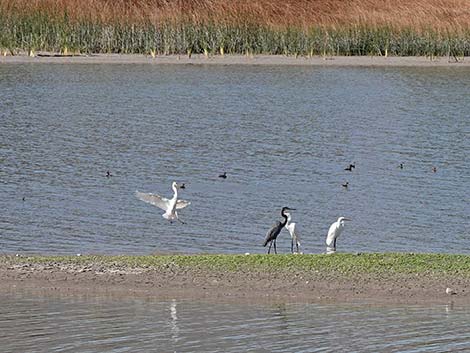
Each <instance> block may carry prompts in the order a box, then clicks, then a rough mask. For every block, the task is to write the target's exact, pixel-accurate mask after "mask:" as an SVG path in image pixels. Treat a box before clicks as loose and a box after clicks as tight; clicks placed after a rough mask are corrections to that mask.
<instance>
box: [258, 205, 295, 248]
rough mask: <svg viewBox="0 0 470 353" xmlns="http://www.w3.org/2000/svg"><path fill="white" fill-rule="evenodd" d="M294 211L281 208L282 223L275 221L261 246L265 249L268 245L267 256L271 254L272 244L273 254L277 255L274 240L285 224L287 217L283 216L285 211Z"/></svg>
mask: <svg viewBox="0 0 470 353" xmlns="http://www.w3.org/2000/svg"><path fill="white" fill-rule="evenodd" d="M290 210H292V211H294V210H295V208H289V207H283V208H282V210H281V216H282V217H283V218H284V219H283V220H282V221H277V222H276V223H275V224H274V225H273V226H272V227H271V229H270V230H269V231H268V233H266V238H265V239H264V243H263V246H264V247H265V246H266V245H268V243H269V249H268V254H269V253H271V246H272V245H273V243H274V253H275V254H277V249H276V239H277V236H278V235H279V233H281V230H282V228H284V227H285V225H286V224H287V219H288V216H287V215H286V214H285V212H286V211H290Z"/></svg>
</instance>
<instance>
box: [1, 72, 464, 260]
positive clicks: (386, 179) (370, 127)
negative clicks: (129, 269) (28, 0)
mask: <svg viewBox="0 0 470 353" xmlns="http://www.w3.org/2000/svg"><path fill="white" fill-rule="evenodd" d="M0 87H1V89H0V105H1V109H0V124H1V126H0V163H1V165H0V195H1V197H0V209H2V212H1V215H0V251H3V252H9V253H11V252H13V253H14V252H34V253H45V254H53V253H61V254H62V253H138V254H141V253H145V254H146V253H152V252H171V251H178V252H211V253H231V252H246V251H248V252H262V251H263V250H264V249H263V248H262V247H261V246H260V243H262V240H263V238H264V235H265V233H266V231H267V229H268V228H269V227H270V225H271V224H272V223H273V222H274V221H275V220H276V219H278V217H279V215H278V212H279V210H280V208H281V207H282V206H285V205H288V206H290V207H294V208H296V209H297V211H296V212H295V214H294V221H296V222H297V224H298V230H299V232H300V234H301V236H302V240H303V241H302V243H303V246H304V251H306V252H320V251H324V245H323V243H324V238H325V235H326V231H327V229H328V226H329V225H330V224H331V223H332V222H333V221H334V220H336V218H337V217H338V216H347V217H350V218H352V219H353V221H352V222H351V223H349V224H348V225H347V228H346V230H345V232H344V235H343V236H342V239H341V240H340V242H339V250H343V251H423V252H459V253H467V252H468V251H469V250H470V238H469V237H468V231H469V229H470V218H469V217H468V215H469V214H470V206H469V205H470V202H469V197H468V195H469V193H468V185H469V184H470V183H469V182H470V163H469V158H468V152H469V151H470V124H469V118H470V117H469V112H470V99H469V96H468V92H469V91H470V70H469V69H468V68H467V69H465V68H458V67H457V68H440V69H436V68H340V67H337V68H319V67H315V68H308V67H274V66H273V67H250V66H227V67H224V66H219V67H215V66H211V67H204V66H198V67H195V66H152V65H47V64H3V65H1V66H0ZM350 162H355V164H356V169H355V170H354V171H353V172H347V171H344V170H343V169H344V168H345V167H346V166H347V165H348V164H349V163H350ZM400 163H403V164H404V168H403V169H400V168H398V165H399V164H400ZM433 166H435V167H437V172H435V173H434V172H433V171H432V167H433ZM107 170H110V171H111V173H112V174H113V176H112V177H111V178H106V176H105V175H106V171H107ZM223 171H227V173H228V178H227V179H226V180H222V179H220V178H218V177H217V176H218V175H219V174H220V173H221V172H223ZM173 180H178V181H181V182H185V183H186V184H187V186H188V187H187V189H186V190H184V192H183V194H182V195H181V197H183V198H185V199H188V200H190V201H191V202H192V204H191V205H190V206H189V207H188V208H187V209H184V210H182V211H181V213H180V214H181V217H182V219H183V220H184V221H185V222H187V224H186V225H182V224H172V225H171V224H169V223H168V222H167V221H165V220H164V219H163V218H162V217H161V216H160V215H161V213H162V211H160V210H158V209H156V208H154V207H152V206H150V205H148V204H145V203H143V202H141V201H139V200H137V199H136V198H135V197H134V192H135V190H136V189H138V190H140V191H145V192H154V193H160V194H163V195H166V196H169V195H171V190H170V183H171V181H173ZM346 181H348V182H349V188H348V189H345V188H343V187H342V186H341V185H342V184H343V183H344V182H346ZM23 198H24V200H23ZM278 246H279V248H280V251H282V252H285V251H288V248H289V246H290V239H289V237H288V235H287V233H284V234H282V235H281V236H280V238H279V242H278Z"/></svg>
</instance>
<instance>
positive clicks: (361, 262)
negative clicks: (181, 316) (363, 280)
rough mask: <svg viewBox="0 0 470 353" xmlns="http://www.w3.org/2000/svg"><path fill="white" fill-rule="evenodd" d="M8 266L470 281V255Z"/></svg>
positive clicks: (80, 260)
mask: <svg viewBox="0 0 470 353" xmlns="http://www.w3.org/2000/svg"><path fill="white" fill-rule="evenodd" d="M0 263H3V264H15V263H16V264H22V263H29V264H54V265H61V264H63V265H67V264H68V265H83V266H87V265H98V266H102V267H124V268H135V267H138V268H141V267H144V268H145V267H148V268H157V269H159V268H162V269H165V268H177V269H179V270H189V271H190V270H198V271H200V270H203V271H228V272H230V271H245V272H250V271H253V272H259V271H263V272H279V271H288V272H293V273H295V272H316V271H318V272H319V273H336V274H343V275H352V274H371V275H374V274H375V275H397V274H398V275H400V274H405V275H446V276H447V275H452V276H459V277H470V256H468V255H450V254H445V255H444V254H407V253H379V254H369V253H368V254H359V255H356V254H334V255H322V254H318V255H155V256H153V255H148V256H106V255H100V256H31V257H13V256H3V257H0Z"/></svg>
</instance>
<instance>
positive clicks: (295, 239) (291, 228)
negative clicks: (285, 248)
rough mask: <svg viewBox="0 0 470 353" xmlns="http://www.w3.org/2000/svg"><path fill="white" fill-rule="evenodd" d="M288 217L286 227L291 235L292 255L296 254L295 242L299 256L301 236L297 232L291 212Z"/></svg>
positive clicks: (287, 213)
mask: <svg viewBox="0 0 470 353" xmlns="http://www.w3.org/2000/svg"><path fill="white" fill-rule="evenodd" d="M286 215H287V223H286V225H285V227H286V229H287V230H288V231H289V234H290V237H291V244H290V251H291V253H293V254H294V242H295V246H296V248H297V251H296V252H295V253H296V254H298V253H299V248H300V237H299V234H298V233H297V232H296V230H295V223H294V222H291V220H292V216H291V214H290V212H286Z"/></svg>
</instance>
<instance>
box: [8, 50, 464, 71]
mask: <svg viewBox="0 0 470 353" xmlns="http://www.w3.org/2000/svg"><path fill="white" fill-rule="evenodd" d="M34 63H44V64H149V65H222V66H223V65H248V66H249V65H253V66H303V67H308V66H314V67H319V66H327V67H449V68H450V67H452V68H456V67H470V57H457V58H455V57H422V56H420V57H414V56H406V57H405V56H402V57H397V56H388V57H385V56H325V57H323V56H313V57H303V56H298V57H294V56H284V55H253V56H246V55H224V56H221V55H214V56H211V55H210V56H205V55H202V54H196V55H194V54H193V55H191V57H188V56H187V55H157V56H155V57H152V56H151V55H142V54H90V55H86V54H83V55H63V56H61V55H60V54H57V53H49V52H38V53H34V56H29V55H26V54H23V55H15V56H11V55H7V56H0V65H2V64H34Z"/></svg>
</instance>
